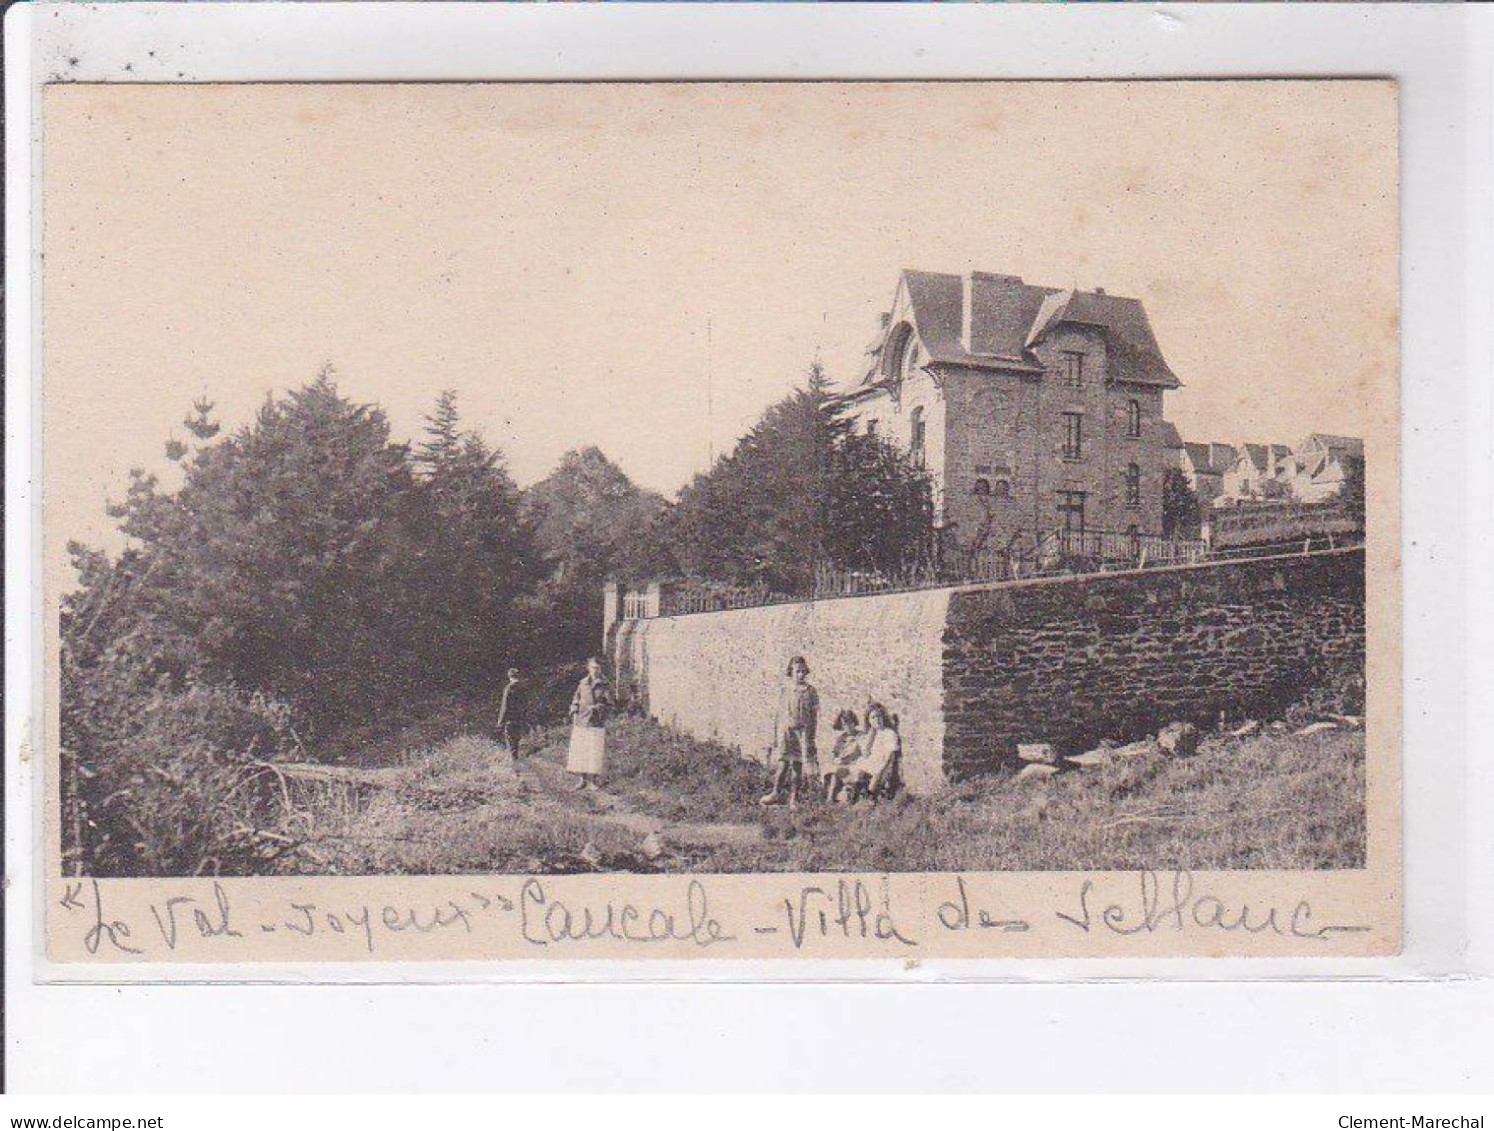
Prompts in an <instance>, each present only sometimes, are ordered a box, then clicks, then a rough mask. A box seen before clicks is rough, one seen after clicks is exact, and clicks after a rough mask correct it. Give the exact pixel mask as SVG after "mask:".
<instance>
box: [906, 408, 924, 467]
mask: <svg viewBox="0 0 1494 1131" xmlns="http://www.w3.org/2000/svg"><path fill="white" fill-rule="evenodd" d="M926 433H927V427H926V425H925V423H924V419H923V406H922V405H920V406H919V407H917V408H915V409H914V410H913V442H912V444H911V446H910V448H909V451H908V455H909V458H910V459H912V461H913V466H914V467H916V468H919V469H920V470H922V468H923V465H924V437H925V435H926Z"/></svg>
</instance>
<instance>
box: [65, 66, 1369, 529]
mask: <svg viewBox="0 0 1494 1131" xmlns="http://www.w3.org/2000/svg"><path fill="white" fill-rule="evenodd" d="M1395 117H1396V108H1395V93H1394V87H1393V86H1392V85H1390V84H1386V83H1360V82H1336V83H1330V82H1323V83H1286V82H1247V83H1213V82H1191V83H1144V84H1118V83H1091V84H1067V83H1030V84H961V83H947V84H935V85H917V84H906V85H897V86H871V85H866V86H857V85H843V84H814V85H690V86H662V85H571V86H566V87H559V86H548V85H498V84H493V85H404V86H356V85H338V86H317V85H304V86H274V85H262V86H216V87H214V86H206V87H205V86H156V87H149V86H141V85H119V86H78V85H73V86H61V87H52V88H49V90H48V95H47V102H46V122H45V140H44V146H45V202H44V214H45V223H46V230H45V250H46V272H45V281H44V288H45V289H44V314H45V327H44V342H43V348H44V357H45V365H46V370H45V373H46V386H45V393H46V413H47V431H46V443H47V453H48V463H47V484H46V499H47V503H46V506H47V517H48V527H49V533H50V534H51V535H52V536H53V537H61V538H65V537H82V538H84V539H85V540H92V541H95V542H100V541H104V540H105V539H106V536H107V533H108V531H109V529H110V527H111V525H112V524H111V522H110V520H109V519H108V518H107V517H106V516H105V514H104V510H103V507H104V502H105V500H106V498H107V497H117V496H118V495H120V494H121V493H122V490H123V485H124V483H125V482H126V472H127V470H128V468H130V467H131V466H134V465H139V466H144V467H147V468H150V469H153V470H162V469H164V468H165V467H166V466H167V465H166V461H165V459H164V456H163V454H162V445H163V442H164V441H165V439H166V438H167V436H168V435H171V434H173V433H174V434H175V435H176V436H178V437H181V438H185V437H186V433H185V430H184V429H182V428H181V426H180V421H181V419H182V417H183V416H184V415H185V414H186V413H187V411H188V409H189V404H190V401H191V400H192V399H193V398H194V397H196V396H198V395H199V394H203V393H206V395H207V396H208V397H209V398H210V399H212V400H214V401H215V402H217V406H218V408H217V416H218V417H219V419H220V420H222V421H223V423H224V425H225V427H233V426H237V425H239V424H241V423H244V422H245V421H246V420H248V419H249V417H250V414H251V413H252V412H253V410H254V408H255V407H256V406H257V405H258V403H259V402H260V401H261V400H262V398H263V397H264V395H265V393H266V392H267V391H270V390H284V389H286V388H289V387H293V386H295V385H298V384H301V383H304V382H305V381H308V380H310V379H311V378H312V377H313V376H314V375H315V374H316V372H317V370H318V369H319V368H320V367H321V366H322V365H323V364H324V363H328V362H330V363H331V364H332V365H333V366H335V368H336V370H337V373H338V375H339V383H340V385H341V387H342V389H343V390H344V392H346V393H348V394H349V395H351V396H353V397H355V398H359V399H364V400H372V401H377V402H379V403H380V404H382V405H384V406H385V407H386V408H387V409H388V410H389V412H390V415H391V418H392V421H393V424H394V428H395V431H396V434H397V435H398V436H400V437H402V438H408V437H410V436H412V435H413V434H414V433H415V432H416V431H417V430H418V428H419V425H420V418H421V415H422V414H423V413H425V412H426V411H428V410H429V408H430V406H431V404H432V403H433V402H434V400H435V397H436V394H437V392H438V391H439V390H440V389H442V388H447V387H449V388H453V389H456V390H457V392H458V394H459V397H460V402H461V405H462V408H463V411H464V413H465V415H466V418H467V422H468V424H469V425H470V426H472V427H475V428H476V429H478V430H479V431H480V432H482V433H483V434H484V435H485V436H486V437H487V438H488V439H489V440H490V441H491V442H493V443H496V444H498V445H499V446H501V447H502V449H503V450H504V452H505V453H506V455H507V457H508V459H509V464H510V467H511V470H512V471H513V473H514V475H515V477H516V478H517V479H518V480H519V482H520V483H522V484H527V483H530V482H533V481H534V480H536V479H538V478H541V477H542V476H544V475H545V474H547V473H548V472H549V471H550V470H552V469H553V467H554V466H555V464H556V463H557V462H558V461H559V459H560V456H561V455H562V454H563V453H564V452H565V451H566V450H567V449H569V448H573V447H577V446H580V445H584V444H597V445H598V446H600V447H601V448H602V450H603V451H604V452H606V453H607V454H608V455H609V456H611V457H612V458H613V459H614V460H616V461H617V462H618V463H619V464H620V465H621V466H622V467H623V469H624V470H625V471H626V472H627V473H628V474H629V475H631V476H632V477H633V478H634V479H635V480H637V481H638V482H639V483H640V484H642V485H644V486H647V487H651V488H654V489H657V490H660V491H663V492H666V493H673V492H674V491H676V490H678V488H679V487H680V486H681V485H682V484H683V483H685V482H686V481H687V480H688V479H689V477H690V476H691V475H692V474H694V473H695V472H697V471H700V470H703V469H704V467H705V466H706V462H707V455H708V452H709V451H710V450H712V448H714V450H715V451H716V452H717V453H720V452H722V451H723V450H725V449H727V448H729V447H730V445H731V443H732V442H733V441H734V439H735V438H736V437H737V436H738V435H739V434H740V433H741V432H742V431H743V429H744V428H745V427H747V426H748V425H749V424H750V423H751V421H752V420H753V419H754V418H755V417H756V416H757V415H758V414H759V413H760V412H761V410H762V409H763V408H764V407H765V406H766V405H767V404H769V403H770V402H771V401H773V400H774V399H776V398H777V397H779V396H780V395H782V394H783V393H784V392H785V391H786V390H788V389H789V388H790V387H791V386H792V385H793V384H794V383H795V382H797V381H799V380H801V379H802V377H803V374H804V373H805V371H806V369H807V368H808V366H809V364H810V362H811V361H812V360H813V359H814V358H815V357H816V356H819V357H820V358H821V359H822V360H823V362H824V364H825V365H826V367H827V369H828V371H829V373H830V375H831V377H832V378H834V379H836V380H839V381H849V380H852V379H854V378H855V377H857V376H858V375H859V372H860V361H861V355H862V351H863V349H864V347H865V346H866V344H867V342H868V341H869V340H870V339H871V337H872V336H873V334H874V332H875V329H876V321H877V314H878V312H879V311H881V310H884V309H886V308H887V306H888V304H889V303H890V301H891V298H892V293H893V290H894V287H895V285H896V281H897V274H898V271H899V270H900V269H901V268H903V267H916V268H920V269H924V270H934V271H964V270H967V269H969V268H972V267H974V268H978V269H982V270H988V271H995V272H1001V273H1006V274H1015V275H1021V276H1022V277H1023V278H1025V279H1026V280H1027V281H1029V282H1031V283H1036V284H1041V285H1049V286H1072V285H1077V286H1080V287H1086V288H1091V287H1095V286H1102V287H1104V288H1105V289H1106V290H1108V291H1110V292H1111V293H1116V294H1125V295H1134V296H1137V297H1139V298H1141V299H1142V300H1143V302H1144V303H1145V304H1146V307H1147V310H1148V311H1149V313H1150V315H1151V319H1152V324H1153V327H1154V329H1155V331H1156V334H1157V338H1158V340H1159V342H1160V343H1161V346H1162V350H1163V353H1164V355H1165V356H1166V358H1167V360H1168V362H1169V363H1170V365H1171V366H1172V368H1173V370H1174V371H1175V372H1176V373H1177V374H1178V375H1179V377H1181V379H1182V380H1183V382H1184V383H1185V386H1186V388H1185V389H1183V390H1182V391H1180V392H1177V393H1174V394H1170V395H1169V397H1168V402H1167V414H1168V416H1169V418H1170V419H1172V420H1173V421H1174V422H1176V423H1177V425H1178V426H1179V428H1180V429H1181V431H1182V432H1183V435H1184V437H1185V438H1187V439H1190V440H1193V439H1215V440H1226V441H1236V440H1240V439H1249V440H1252V441H1255V440H1262V441H1273V442H1284V443H1293V442H1295V441H1296V440H1298V439H1299V438H1300V437H1301V436H1302V435H1303V434H1305V433H1306V432H1309V431H1326V432H1342V433H1349V434H1353V435H1365V434H1366V432H1385V433H1386V434H1388V430H1389V429H1390V428H1391V427H1393V423H1394V420H1395V419H1396V417H1395V405H1394V389H1395V381H1396V365H1397V335H1398V329H1397V322H1398V319H1397V297H1396V296H1397V287H1398V281H1397V236H1396V215H1397V210H1398V205H1397V192H1396V177H1397V174H1396V138H1395V132H1394V131H1395ZM708 327H709V335H708V332H707V328H708ZM708 375H709V378H710V380H709V383H708V381H707V376H708Z"/></svg>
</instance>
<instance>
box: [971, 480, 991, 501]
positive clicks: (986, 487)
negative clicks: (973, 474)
mask: <svg viewBox="0 0 1494 1131" xmlns="http://www.w3.org/2000/svg"><path fill="white" fill-rule="evenodd" d="M970 490H971V493H972V494H975V495H979V496H981V497H982V498H984V497H985V496H987V495H989V494H990V493H991V481H990V480H989V479H977V480H976V481H975V486H974V487H972V488H971V489H970Z"/></svg>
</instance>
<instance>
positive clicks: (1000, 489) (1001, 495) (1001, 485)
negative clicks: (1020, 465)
mask: <svg viewBox="0 0 1494 1131" xmlns="http://www.w3.org/2000/svg"><path fill="white" fill-rule="evenodd" d="M991 494H993V495H995V496H996V497H997V498H998V499H1010V498H1011V497H1012V485H1011V483H1009V482H1008V481H1007V480H1005V479H998V480H996V485H995V486H994V487H993V488H991Z"/></svg>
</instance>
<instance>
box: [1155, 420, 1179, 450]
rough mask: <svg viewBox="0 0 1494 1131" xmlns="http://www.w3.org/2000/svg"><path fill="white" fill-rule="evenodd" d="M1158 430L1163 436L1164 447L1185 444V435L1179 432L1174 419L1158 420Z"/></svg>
mask: <svg viewBox="0 0 1494 1131" xmlns="http://www.w3.org/2000/svg"><path fill="white" fill-rule="evenodd" d="M1157 432H1158V433H1159V434H1160V435H1161V437H1162V446H1163V447H1164V448H1181V447H1182V446H1183V437H1182V435H1181V434H1180V433H1179V432H1178V426H1177V425H1176V424H1174V423H1173V422H1172V421H1170V420H1161V421H1158V422H1157Z"/></svg>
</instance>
